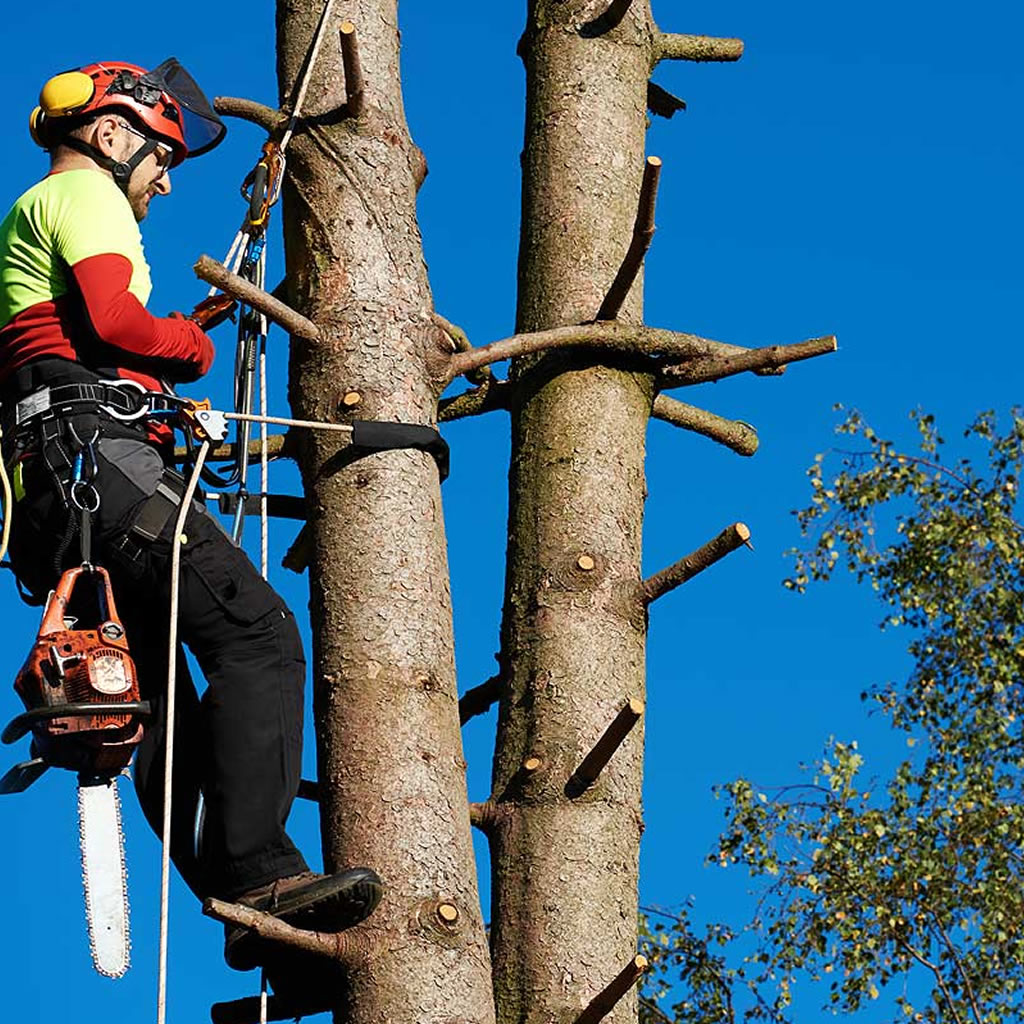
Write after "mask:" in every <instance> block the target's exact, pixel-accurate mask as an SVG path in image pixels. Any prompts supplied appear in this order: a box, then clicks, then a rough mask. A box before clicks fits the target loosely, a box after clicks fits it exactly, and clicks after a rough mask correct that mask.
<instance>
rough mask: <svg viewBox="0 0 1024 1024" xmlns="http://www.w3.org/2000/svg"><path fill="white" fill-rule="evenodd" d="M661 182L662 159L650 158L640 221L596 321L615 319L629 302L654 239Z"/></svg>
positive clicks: (642, 194)
mask: <svg viewBox="0 0 1024 1024" xmlns="http://www.w3.org/2000/svg"><path fill="white" fill-rule="evenodd" d="M660 179H661V160H659V159H658V157H656V156H649V157H648V158H647V163H646V165H645V166H644V180H643V185H642V186H641V187H640V202H639V203H638V205H637V211H636V221H635V222H634V224H633V238H632V239H631V241H630V243H629V249H627V250H626V255H625V258H624V259H623V261H622V266H621V267H619V272H618V273H617V274H616V275H615V280H614V281H612V285H611V287H610V288H609V289H608V294H607V295H606V296H605V299H604V302H602V303H601V308H600V309H599V310H598V311H597V316H596V317H594V319H595V320H614V319H615V318H616V317H617V316H618V315H619V310H620V309H622V304H623V303H624V302H625V301H626V298H627V296H628V295H629V292H630V290H631V289H632V287H633V282H634V281H636V276H637V274H639V273H640V267H641V266H642V265H643V262H644V257H645V256H646V255H647V250H648V249H650V247H651V241H652V240H653V238H654V230H655V228H654V207H655V203H656V202H657V198H658V182H659V180H660Z"/></svg>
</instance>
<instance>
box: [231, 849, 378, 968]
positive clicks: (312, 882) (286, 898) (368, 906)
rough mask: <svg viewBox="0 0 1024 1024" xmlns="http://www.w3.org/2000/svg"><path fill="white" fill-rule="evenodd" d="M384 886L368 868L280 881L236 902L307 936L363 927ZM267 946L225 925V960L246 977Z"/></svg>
mask: <svg viewBox="0 0 1024 1024" xmlns="http://www.w3.org/2000/svg"><path fill="white" fill-rule="evenodd" d="M383 894H384V884H383V883H382V882H381V880H380V878H379V877H378V875H377V873H376V872H374V871H371V870H370V869H369V868H351V869H350V870H348V871H341V872H339V873H338V874H336V875H318V874H316V873H314V872H312V871H305V872H303V873H302V874H301V875H292V876H291V877H289V878H279V879H278V880H277V881H276V882H271V883H270V884H269V885H264V886H261V887H260V888H259V889H253V890H252V891H251V892H247V893H246V894H245V895H244V896H241V897H239V899H238V900H236V901H235V902H237V903H240V904H241V905H242V906H246V907H252V909H253V910H260V911H262V912H263V913H265V914H273V915H274V917H279V918H280V919H281V920H282V921H285V922H287V923H288V924H290V925H292V926H293V927H295V928H303V929H305V930H307V931H317V932H340V931H342V930H343V929H345V928H351V927H352V926H353V925H355V924H359V922H360V921H365V920H366V918H368V917H369V916H370V914H372V913H373V912H374V910H376V908H377V904H378V903H380V898H381V896H383ZM272 946H275V947H276V946H279V944H278V943H269V942H267V941H266V940H265V939H261V938H260V937H259V936H258V935H257V934H256V933H255V932H253V931H251V930H250V929H248V928H241V927H239V926H237V925H228V926H227V928H226V929H225V936H224V959H225V960H226V961H227V965H228V966H229V967H232V968H234V969H235V970H236V971H251V970H252V969H253V968H254V967H260V966H261V965H263V964H265V963H266V960H267V951H268V950H269V949H270V948H271V947H272Z"/></svg>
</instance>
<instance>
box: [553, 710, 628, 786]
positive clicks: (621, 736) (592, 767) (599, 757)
mask: <svg viewBox="0 0 1024 1024" xmlns="http://www.w3.org/2000/svg"><path fill="white" fill-rule="evenodd" d="M643 713H644V702H643V701H642V700H640V699H639V698H637V697H630V699H629V700H628V701H627V702H626V705H625V707H623V709H622V710H621V711H620V712H619V713H618V714H617V715H616V716H615V718H614V719H613V721H612V723H611V725H609V726H608V728H607V729H605V731H604V734H603V735H602V736H601V738H600V739H599V740H598V741H597V743H595V744H594V748H593V750H591V751H590V753H589V754H587V756H586V757H585V758H584V759H583V760H582V761H581V762H580V766H579V767H578V768H577V769H576V771H574V772H573V773H572V776H571V777H570V778H569V781H568V782H567V783H566V784H565V794H566V796H568V797H570V798H575V797H578V796H582V795H583V793H585V792H586V791H587V790H588V789H589V788H590V787H591V786H592V785H593V784H594V783H595V782H596V781H597V777H598V776H599V775H600V774H601V772H602V771H603V770H604V767H605V765H607V764H608V762H609V761H610V760H611V759H612V755H613V754H614V753H615V751H616V750H618V749H619V747H621V746H622V743H623V741H624V740H625V738H626V737H627V736H628V735H629V733H630V731H631V730H632V728H633V726H635V725H636V723H637V722H639V721H640V718H641V716H642V715H643Z"/></svg>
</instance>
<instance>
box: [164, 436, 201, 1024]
mask: <svg viewBox="0 0 1024 1024" xmlns="http://www.w3.org/2000/svg"><path fill="white" fill-rule="evenodd" d="M209 451H210V441H209V440H208V439H205V438H204V440H203V443H202V445H201V446H200V448H199V454H198V455H197V456H196V461H195V465H194V466H193V467H192V472H191V474H190V476H189V479H188V485H187V486H186V487H185V493H184V495H183V496H182V499H181V507H180V508H179V510H178V517H177V519H176V520H175V522H174V534H173V535H172V537H171V615H170V620H171V621H170V630H169V634H170V635H169V637H168V641H167V712H166V714H167V724H166V727H165V728H166V733H165V735H166V739H165V741H164V744H165V745H164V818H163V829H162V844H163V845H162V850H161V858H160V961H159V973H158V981H157V1009H156V1019H157V1024H165V1022H166V1020H167V926H168V919H169V913H168V911H169V902H170V900H169V896H170V885H171V806H172V805H171V784H172V780H173V777H174V705H175V695H176V690H177V682H178V591H179V580H180V576H181V548H182V545H184V544H186V543H187V542H188V540H187V538H186V537H185V536H184V529H185V517H186V516H187V515H188V510H189V508H190V506H191V505H192V498H193V496H194V495H195V493H196V487H197V486H198V485H199V475H200V473H202V471H203V463H204V462H205V461H206V456H207V453H208V452H209Z"/></svg>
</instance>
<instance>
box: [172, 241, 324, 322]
mask: <svg viewBox="0 0 1024 1024" xmlns="http://www.w3.org/2000/svg"><path fill="white" fill-rule="evenodd" d="M192 269H193V270H194V271H195V274H196V277H198V278H199V280H200V281H205V282H206V283H207V284H212V285H213V286H214V287H215V288H219V289H220V290H221V291H222V292H227V294H228V295H233V296H234V297H235V298H236V299H238V300H239V301H241V302H244V303H245V304H246V305H248V306H252V308H253V309H255V310H257V311H258V312H260V313H262V314H263V315H264V316H266V317H267V318H268V319H270V320H273V321H274V323H275V324H278V325H279V326H280V327H283V328H284V329H285V330H286V331H288V333H289V334H294V335H295V336H296V337H298V338H305V339H306V341H315V340H316V339H317V338H319V337H320V330H319V328H318V327H317V326H316V324H315V323H313V321H312V320H309V319H307V318H306V317H304V316H303V315H302V314H301V313H297V312H296V311H295V310H294V309H292V308H291V306H286V305H285V304H284V303H283V302H281V300H280V299H275V298H274V296H273V295H271V294H270V292H265V291H264V290H263V289H262V288H257V287H256V285H254V284H253V283H252V282H251V281H246V279H245V278H244V277H239V276H238V274H232V273H231V271H230V270H228V268H227V267H225V266H224V264H223V263H218V262H217V260H215V259H213V258H212V257H210V256H200V257H199V259H198V260H197V261H196V264H195V266H194V267H193V268H192Z"/></svg>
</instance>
